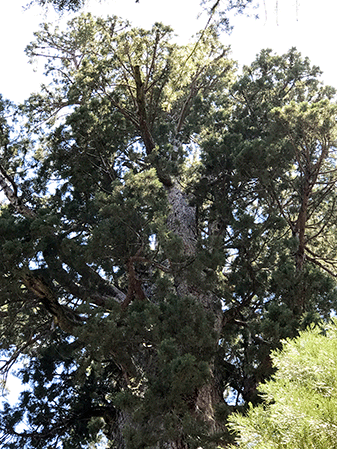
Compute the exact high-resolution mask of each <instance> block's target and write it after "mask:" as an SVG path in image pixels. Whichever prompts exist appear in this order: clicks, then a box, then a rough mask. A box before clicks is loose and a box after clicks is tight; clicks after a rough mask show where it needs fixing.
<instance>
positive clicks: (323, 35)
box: [0, 0, 337, 102]
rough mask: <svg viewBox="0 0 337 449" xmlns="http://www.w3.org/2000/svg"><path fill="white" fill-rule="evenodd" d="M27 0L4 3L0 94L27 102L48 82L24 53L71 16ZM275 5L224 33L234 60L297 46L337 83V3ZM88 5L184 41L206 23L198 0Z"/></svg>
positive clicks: (93, 0) (286, 0)
mask: <svg viewBox="0 0 337 449" xmlns="http://www.w3.org/2000/svg"><path fill="white" fill-rule="evenodd" d="M28 2H29V0H11V1H2V2H0V3H1V5H0V38H1V40H0V42H1V44H0V61H1V63H0V93H1V94H2V95H3V96H4V97H5V98H8V99H10V100H12V101H14V102H22V101H23V100H24V99H25V98H27V97H28V96H29V94H30V93H31V92H33V91H37V90H38V89H39V86H40V84H41V82H45V80H44V79H43V76H42V70H37V71H35V72H34V67H33V66H32V65H30V64H29V63H28V59H27V57H26V55H25V53H24V49H25V47H26V45H27V44H28V43H29V42H30V41H31V40H32V39H33V33H34V31H37V30H38V29H39V24H40V23H42V22H45V21H51V22H54V23H55V24H58V23H59V22H60V26H64V25H65V23H66V21H67V20H68V18H69V16H68V15H67V14H64V15H63V17H62V18H59V16H58V15H57V14H55V13H54V12H53V11H52V10H50V11H49V12H47V13H46V11H45V9H42V8H41V7H38V6H32V7H30V8H29V9H28V10H25V9H24V5H25V4H26V3H28ZM264 3H265V5H266V6H265V7H264ZM275 4H276V0H261V7H260V8H259V10H257V11H256V12H257V13H258V14H259V16H260V19H259V20H255V19H254V18H253V17H243V16H237V17H234V18H233V21H232V23H233V25H234V30H233V32H232V33H231V35H225V34H224V35H223V37H222V39H223V42H224V44H226V45H227V44H228V45H231V48H232V58H233V59H235V60H237V61H238V62H239V65H240V66H242V65H243V64H246V65H248V64H250V63H251V62H252V61H253V60H254V59H255V56H256V54H257V53H259V52H260V50H261V49H262V48H271V49H272V50H274V51H275V52H276V53H281V54H282V53H285V52H286V51H287V50H289V49H290V48H291V47H293V46H295V47H297V49H298V50H299V51H301V53H302V54H303V55H304V56H308V57H309V58H310V60H311V62H312V63H313V64H315V65H318V66H319V67H320V68H321V69H322V70H323V72H324V76H323V80H324V82H325V83H326V84H330V85H333V86H336V87H337V74H336V69H337V58H336V50H335V45H336V40H337V36H336V34H337V32H336V24H335V21H336V17H337V2H336V1H335V0H320V2H317V0H297V2H296V0H279V1H278V4H279V6H278V12H276V11H275ZM296 4H297V6H296ZM317 5H319V6H317ZM85 9H86V10H87V11H91V12H93V13H94V14H96V15H103V16H104V15H107V14H109V15H118V16H121V17H122V18H125V19H129V20H130V21H131V22H132V24H133V25H134V26H142V27H144V28H146V27H151V25H152V24H153V23H154V22H156V21H157V22H159V21H161V22H163V23H164V24H167V25H171V26H172V27H173V29H174V30H175V31H176V33H177V35H178V37H177V39H179V42H181V43H185V42H188V41H189V39H190V37H191V36H192V35H193V34H194V33H195V32H196V31H198V30H199V29H202V28H203V27H204V26H205V24H206V21H207V18H206V17H205V16H204V15H201V17H199V18H197V16H198V14H199V13H200V6H199V0H140V1H139V3H135V0H102V1H101V2H99V1H98V0H88V3H87V6H86V8H85ZM35 69H36V67H35Z"/></svg>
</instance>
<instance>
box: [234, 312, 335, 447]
mask: <svg viewBox="0 0 337 449" xmlns="http://www.w3.org/2000/svg"><path fill="white" fill-rule="evenodd" d="M336 324H337V323H336V321H335V322H334V324H333V325H331V326H329V327H328V328H327V329H324V331H322V329H321V328H319V327H315V328H311V329H310V330H307V331H304V332H302V333H301V334H300V336H299V337H298V338H296V339H293V340H287V341H286V342H285V343H284V345H283V349H282V350H281V351H277V352H274V353H273V354H272V359H273V362H274V365H275V366H276V368H277V372H276V374H275V376H274V377H273V379H272V380H270V381H268V382H267V383H265V384H263V385H261V387H260V388H259V390H260V392H261V393H263V394H264V395H265V402H264V403H263V404H260V405H258V406H257V407H253V406H252V405H251V404H250V408H249V411H248V413H247V415H246V416H243V415H241V414H234V415H232V416H231V418H230V421H231V425H232V428H233V429H234V430H235V431H236V432H238V435H239V436H238V441H237V442H238V445H239V447H242V448H251V447H254V449H271V448H273V449H277V448H282V449H292V448H294V449H295V448H296V449H300V448H306V449H310V448H315V449H329V448H335V447H336V441H337V399H336V393H337V345H336V337H337V328H336ZM233 447H234V446H233Z"/></svg>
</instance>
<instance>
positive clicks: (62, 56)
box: [0, 14, 337, 449]
mask: <svg viewBox="0 0 337 449" xmlns="http://www.w3.org/2000/svg"><path fill="white" fill-rule="evenodd" d="M27 54H28V56H29V57H30V58H31V59H35V58H39V59H42V60H43V61H44V62H45V73H46V75H47V76H48V78H47V79H48V84H46V85H43V86H42V87H41V90H40V92H38V93H35V94H32V95H31V96H30V98H29V99H27V101H26V102H25V103H24V104H23V105H20V106H18V107H16V106H15V105H12V104H11V103H10V102H8V101H5V100H4V99H1V109H0V117H1V121H0V126H1V127H0V146H1V164H0V187H1V189H2V192H3V194H4V196H5V199H6V201H4V203H3V204H2V206H1V211H0V254H1V259H0V260H1V261H0V272H1V277H0V291H1V295H0V317H1V321H0V332H1V341H0V350H1V360H2V365H1V367H0V369H1V371H2V372H3V373H4V374H6V373H7V372H8V370H9V369H10V368H11V366H13V364H15V363H16V362H17V361H20V362H21V368H19V373H18V375H19V377H20V379H21V380H22V382H23V383H24V385H25V386H26V387H25V391H23V392H22V394H21V396H20V400H19V402H18V404H16V405H10V404H6V405H5V406H4V408H3V410H2V411H1V415H0V442H1V444H2V447H3V448H4V449H13V448H24V449H43V448H46V447H48V446H49V447H57V448H64V449H67V448H72V449H76V448H87V447H90V445H93V444H95V443H97V442H98V441H99V439H100V438H103V436H104V438H105V439H106V440H105V441H106V443H105V444H106V447H115V448H118V449H122V448H123V449H124V448H125V449H136V448H137V449H138V448H139V449H140V448H154V447H157V448H159V447H160V448H161V447H163V448H164V447H165V448H169V449H187V448H195V447H203V448H207V447H209V448H214V447H218V446H221V447H226V445H228V444H230V443H231V442H233V435H232V434H231V433H230V432H229V431H228V426H227V418H228V416H229V415H230V414H231V413H232V412H233V411H235V410H238V409H242V408H245V407H246V406H247V404H248V403H249V402H251V403H253V404H256V403H259V402H260V401H261V400H262V399H261V396H260V395H259V392H258V390H257V387H258V385H259V384H260V383H261V382H262V381H264V380H266V379H268V378H269V377H270V376H271V375H272V374H273V372H274V369H273V366H272V363H271V351H272V350H274V349H276V348H279V347H280V346H281V340H282V339H284V338H288V337H295V336H296V335H298V333H299V331H300V330H301V329H304V328H306V326H307V325H309V324H311V323H316V322H318V321H320V320H326V321H327V320H329V317H330V314H331V311H335V310H336V299H337V297H336V280H335V279H336V242H335V239H336V237H335V236H336V219H337V217H336V200H335V198H336V158H335V144H336V104H335V102H334V94H335V91H334V89H332V88H330V87H326V86H324V85H322V83H321V82H320V80H319V76H320V71H319V69H318V68H317V67H315V66H312V65H311V64H310V61H309V60H308V59H307V58H303V57H302V56H301V55H300V53H299V52H297V51H296V49H291V50H289V52H288V53H286V54H285V55H282V56H277V55H274V54H273V53H272V51H271V50H263V51H262V52H261V53H260V54H259V55H258V56H257V59H256V60H255V61H254V62H253V64H252V65H251V66H250V67H246V68H245V69H244V72H243V74H242V75H240V76H238V75H236V74H235V64H234V62H233V61H232V60H231V59H230V58H229V55H228V49H227V48H225V47H224V46H223V45H222V44H221V43H220V41H219V39H218V34H217V30H216V29H215V28H214V27H208V28H207V29H206V30H204V31H203V32H201V33H200V34H199V36H197V45H196V44H195V43H194V44H193V43H192V44H189V45H177V44H175V43H174V42H173V40H172V30H171V29H170V28H169V27H166V26H164V25H162V24H159V23H157V24H155V25H154V26H153V27H152V29H150V30H144V29H138V28H132V27H131V26H130V24H129V23H128V22H126V21H123V20H121V19H119V18H117V17H110V18H108V19H106V20H105V19H101V18H94V17H92V16H91V15H90V14H82V15H80V16H78V17H77V18H74V19H72V20H71V21H70V22H69V24H68V27H67V29H65V30H61V29H58V28H55V27H54V26H53V25H50V24H44V25H43V26H42V27H41V29H40V31H39V32H37V33H36V35H35V41H34V42H32V43H31V44H30V45H29V46H28V47H27Z"/></svg>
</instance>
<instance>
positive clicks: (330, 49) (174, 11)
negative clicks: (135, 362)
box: [0, 0, 337, 398]
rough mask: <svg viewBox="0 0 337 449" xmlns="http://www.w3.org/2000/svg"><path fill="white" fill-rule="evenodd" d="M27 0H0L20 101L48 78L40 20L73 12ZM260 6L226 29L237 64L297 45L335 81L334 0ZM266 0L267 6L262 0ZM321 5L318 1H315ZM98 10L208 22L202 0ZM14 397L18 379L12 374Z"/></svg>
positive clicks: (94, 7) (2, 49)
mask: <svg viewBox="0 0 337 449" xmlns="http://www.w3.org/2000/svg"><path fill="white" fill-rule="evenodd" d="M28 2H29V0H10V1H4V0H2V1H0V42H1V43H0V94H2V95H3V97H5V98H8V99H10V100H12V101H14V102H16V103H19V102H22V101H24V99H26V98H27V97H28V96H29V94H30V93H31V92H33V91H37V90H38V89H39V86H40V84H41V82H45V80H44V79H43V76H42V71H41V70H37V71H34V67H33V66H32V65H30V64H29V63H28V59H27V57H26V55H25V53H24V49H25V47H26V45H27V44H29V42H30V41H31V40H32V39H33V33H34V31H37V30H38V28H39V24H40V23H42V22H45V21H52V22H54V23H55V24H59V25H60V26H62V24H63V25H64V24H65V22H66V20H67V19H68V18H69V17H68V16H67V15H66V14H65V15H64V16H63V17H62V18H60V17H59V16H58V15H56V14H55V13H54V12H53V11H52V10H51V11H49V12H47V13H46V12H45V10H43V9H42V8H40V7H37V6H33V7H31V8H30V9H28V10H25V9H24V8H23V6H24V5H25V4H26V3H28ZM261 3H262V7H261V8H260V9H259V10H258V11H256V12H258V13H259V15H260V19H259V20H255V19H254V18H252V17H242V16H240V17H234V18H233V21H232V23H233V25H234V30H233V32H232V33H231V35H223V37H222V39H223V42H224V44H226V45H231V48H232V58H233V59H235V60H237V61H238V63H239V65H240V66H242V65H243V64H246V65H248V64H250V63H251V62H252V61H253V60H254V59H255V56H256V54H257V53H259V52H260V50H261V49H263V48H271V49H272V50H274V51H275V52H277V53H280V54H282V53H285V52H287V50H289V49H290V48H291V47H293V46H295V47H297V49H298V50H299V51H301V53H302V54H303V55H304V56H308V57H309V58H310V60H311V62H312V63H313V64H315V65H318V66H320V67H321V69H322V70H323V72H324V75H323V80H324V82H325V83H326V84H330V85H333V86H335V87H337V70H336V69H337V57H336V49H335V47H336V40H337V32H336V24H335V21H336V17H337V2H336V1H335V0H320V1H319V2H317V0H297V7H296V0H279V1H278V3H279V7H278V12H276V11H275V3H276V0H264V1H263V0H261ZM264 3H265V4H266V7H264V6H263V4H264ZM317 5H319V6H317ZM85 9H86V10H87V11H91V12H93V13H94V14H96V15H103V16H104V15H118V16H121V17H122V18H125V19H129V20H130V21H131V22H132V23H133V25H135V26H141V27H143V28H146V27H151V25H152V24H153V23H154V22H159V21H161V22H163V23H164V24H167V25H171V26H172V28H173V29H174V30H175V31H176V33H177V35H178V37H177V39H179V42H180V43H186V42H188V41H189V39H190V37H191V36H192V35H193V34H194V33H196V32H197V31H198V30H200V29H202V28H204V26H205V24H206V21H207V18H206V17H205V16H203V15H202V16H201V17H200V18H199V19H197V16H198V13H199V12H200V7H199V0H139V3H135V0H102V2H101V3H99V2H98V1H97V0H89V2H88V5H87V6H86V8H85ZM10 389H11V391H12V395H13V398H14V397H15V393H16V391H18V390H20V383H19V381H17V383H15V380H13V379H12V380H11V385H10Z"/></svg>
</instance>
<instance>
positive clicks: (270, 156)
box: [196, 49, 336, 401]
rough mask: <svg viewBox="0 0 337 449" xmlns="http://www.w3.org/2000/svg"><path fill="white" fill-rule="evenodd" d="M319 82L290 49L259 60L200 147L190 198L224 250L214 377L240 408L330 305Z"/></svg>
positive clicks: (327, 161) (328, 159)
mask: <svg viewBox="0 0 337 449" xmlns="http://www.w3.org/2000/svg"><path fill="white" fill-rule="evenodd" d="M318 75H319V70H318V68H317V67H311V66H310V63H309V61H308V60H307V59H302V58H301V56H300V54H299V53H298V52H296V50H295V49H292V50H290V51H289V53H287V54H286V55H283V56H275V55H273V54H272V53H271V51H270V50H266V51H262V52H261V54H260V55H259V56H258V58H257V59H256V61H255V62H253V64H252V66H251V67H246V68H245V69H244V73H243V76H242V77H241V78H240V79H239V80H238V81H237V82H236V83H235V84H234V85H233V87H232V90H231V92H232V94H231V95H232V102H233V103H232V104H233V109H232V113H231V115H228V106H227V104H228V103H227V102H228V99H227V102H226V100H224V99H223V98H221V97H220V98H219V106H218V108H217V109H216V111H215V114H214V115H213V116H212V119H211V121H212V125H211V128H210V129H211V131H209V132H208V133H207V135H206V136H205V138H204V140H203V143H202V146H203V153H202V158H203V164H204V167H203V174H202V175H201V178H200V181H199V185H198V187H197V191H196V196H197V202H198V201H200V203H199V204H200V206H199V214H200V217H202V218H203V219H204V220H205V223H207V224H208V229H209V231H210V232H209V233H208V235H209V236H208V239H207V241H209V250H210V251H211V252H214V251H215V250H214V248H217V249H218V248H222V251H223V252H222V253H221V252H220V251H219V252H217V253H218V257H219V259H220V260H221V262H220V266H222V267H225V268H222V274H223V276H224V282H226V283H227V286H228V288H229V291H228V292H227V294H226V295H227V296H226V297H227V298H228V301H229V303H228V306H227V307H228V310H227V311H226V312H225V315H224V319H225V320H226V322H227V323H228V322H230V323H232V326H233V327H232V329H233V331H234V334H232V333H231V325H228V324H227V325H226V326H225V327H224V328H223V329H224V331H225V333H224V336H223V337H224V338H223V340H222V344H223V350H224V352H223V359H224V360H226V363H225V366H224V369H226V370H227V372H228V378H227V379H226V384H227V385H230V386H231V387H232V388H234V390H236V391H237V397H238V399H239V398H240V397H243V399H244V400H247V401H252V400H253V397H254V395H255V393H256V385H257V384H258V383H259V382H260V381H261V380H262V378H263V377H265V376H266V375H267V373H271V368H272V367H271V363H270V358H269V351H270V349H271V348H275V347H278V345H279V341H280V339H282V338H286V337H288V336H295V335H296V333H297V331H298V329H299V328H301V326H305V325H306V324H308V322H311V321H312V320H314V321H315V320H316V319H317V318H319V317H324V318H325V319H328V318H329V315H330V311H331V309H335V306H336V302H335V301H336V296H335V290H334V285H335V281H334V280H333V278H334V277H335V270H336V259H335V255H334V248H335V243H334V235H335V231H334V229H335V223H336V221H335V220H336V210H335V200H334V198H335V194H336V192H335V189H336V177H335V174H336V171H335V168H336V166H335V163H336V162H335V139H336V137H335V132H336V127H335V116H336V110H335V105H334V104H333V103H330V99H331V98H332V96H333V94H334V90H333V89H331V88H328V87H323V86H321V85H320V83H319V81H318ZM221 105H226V106H221ZM198 197H199V198H198ZM330 230H331V233H330ZM323 236H324V237H323ZM222 295H225V293H222ZM229 304H230V305H229ZM227 320H228V321H227ZM235 326H236V327H235ZM238 335H241V336H240V338H239V337H238ZM229 361H231V363H228V362H229ZM254 365H255V368H253V366H254Z"/></svg>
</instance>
